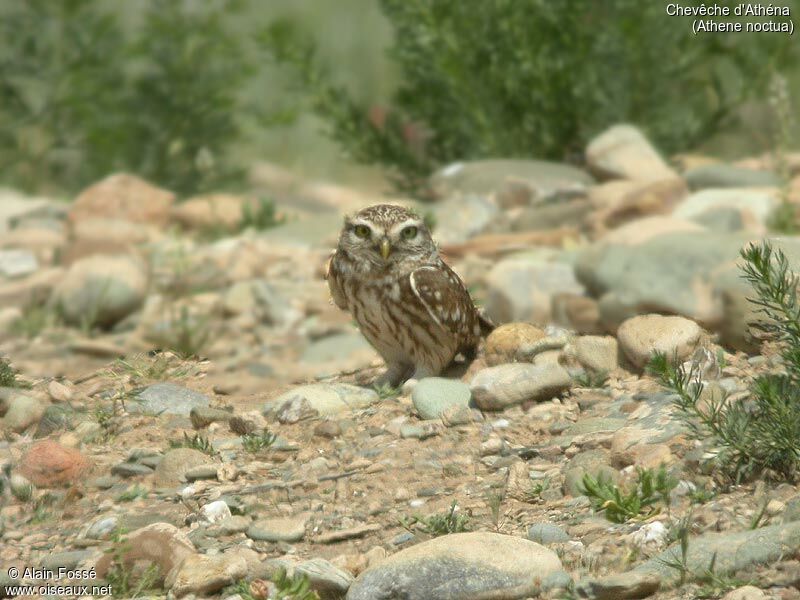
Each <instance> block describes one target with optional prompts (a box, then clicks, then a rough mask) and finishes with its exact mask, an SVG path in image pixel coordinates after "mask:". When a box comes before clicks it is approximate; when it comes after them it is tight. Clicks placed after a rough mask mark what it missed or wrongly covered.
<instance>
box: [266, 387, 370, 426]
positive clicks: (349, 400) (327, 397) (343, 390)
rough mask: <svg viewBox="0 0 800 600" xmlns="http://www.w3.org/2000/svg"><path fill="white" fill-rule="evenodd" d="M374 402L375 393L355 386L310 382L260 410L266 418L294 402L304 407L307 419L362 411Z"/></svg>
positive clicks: (279, 397)
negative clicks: (308, 417) (349, 411)
mask: <svg viewBox="0 0 800 600" xmlns="http://www.w3.org/2000/svg"><path fill="white" fill-rule="evenodd" d="M378 400H379V397H378V394H377V393H376V392H375V391H374V390H370V389H366V388H362V387H358V386H355V385H349V384H346V383H312V384H310V385H302V386H299V387H296V388H294V389H291V390H289V391H288V392H286V393H284V394H282V395H280V396H278V397H277V398H276V399H275V400H273V401H271V402H269V403H267V405H266V406H265V408H264V415H265V416H269V415H271V414H272V413H273V412H279V411H282V410H286V409H287V407H290V406H292V404H293V403H294V404H296V405H297V406H298V407H299V408H302V406H306V407H307V411H306V413H307V416H313V415H315V414H316V415H320V416H328V415H335V414H338V413H340V412H343V411H347V410H356V409H360V408H366V407H367V406H369V405H371V404H373V403H375V402H377V401H378ZM301 412H302V411H301ZM299 414H300V413H298V415H299ZM297 420H299V418H298V419H297ZM297 420H294V421H293V420H285V421H283V422H297Z"/></svg>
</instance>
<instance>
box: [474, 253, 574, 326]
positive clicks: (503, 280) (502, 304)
mask: <svg viewBox="0 0 800 600" xmlns="http://www.w3.org/2000/svg"><path fill="white" fill-rule="evenodd" d="M486 285H487V287H488V290H487V299H486V313H487V314H488V316H489V317H490V318H491V319H492V320H493V321H494V322H495V323H508V322H510V321H530V322H534V323H548V322H550V320H551V317H552V312H551V305H552V296H553V295H554V294H560V293H567V294H577V295H580V294H583V291H584V290H583V286H581V285H580V283H578V281H577V280H576V279H575V275H574V272H573V268H572V266H571V265H570V264H569V263H567V262H562V261H561V260H560V257H559V255H558V254H556V253H553V252H547V253H544V254H543V253H541V252H540V253H536V254H525V255H518V256H512V257H509V258H504V259H502V260H500V261H499V262H498V263H496V264H495V265H494V267H492V269H491V270H490V271H489V273H488V275H487V276H486Z"/></svg>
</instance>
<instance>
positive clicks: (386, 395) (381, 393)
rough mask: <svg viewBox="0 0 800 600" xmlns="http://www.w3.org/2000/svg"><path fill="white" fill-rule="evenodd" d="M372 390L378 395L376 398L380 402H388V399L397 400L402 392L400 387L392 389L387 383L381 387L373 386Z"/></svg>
mask: <svg viewBox="0 0 800 600" xmlns="http://www.w3.org/2000/svg"><path fill="white" fill-rule="evenodd" d="M372 389H373V390H375V393H377V394H378V397H379V398H380V399H381V400H388V399H390V398H397V397H398V396H399V395H400V394H401V393H402V392H403V388H402V386H397V387H394V386H392V385H389V384H388V383H384V384H381V385H374V386H372Z"/></svg>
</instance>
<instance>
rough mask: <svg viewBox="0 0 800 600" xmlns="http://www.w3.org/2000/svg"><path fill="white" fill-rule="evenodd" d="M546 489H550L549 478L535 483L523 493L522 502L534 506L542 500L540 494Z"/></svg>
mask: <svg viewBox="0 0 800 600" xmlns="http://www.w3.org/2000/svg"><path fill="white" fill-rule="evenodd" d="M548 489H550V479H549V478H545V479H542V480H541V481H535V482H534V483H532V484H531V487H530V488H529V489H528V491H527V492H526V493H525V497H524V501H525V502H527V503H528V504H534V503H536V502H538V501H539V500H541V499H542V494H543V493H544V492H545V490H548Z"/></svg>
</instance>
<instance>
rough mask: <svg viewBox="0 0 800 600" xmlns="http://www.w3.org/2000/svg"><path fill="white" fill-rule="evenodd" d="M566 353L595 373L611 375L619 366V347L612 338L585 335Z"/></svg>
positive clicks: (573, 343) (576, 340)
mask: <svg viewBox="0 0 800 600" xmlns="http://www.w3.org/2000/svg"><path fill="white" fill-rule="evenodd" d="M565 353H567V354H572V355H573V356H574V357H575V359H576V360H577V361H578V362H579V363H580V364H581V366H582V367H583V368H585V369H588V370H589V371H592V372H594V373H609V372H611V371H613V370H614V369H616V368H617V367H618V366H619V360H618V354H619V347H618V344H617V340H616V339H614V338H613V337H611V336H600V335H583V336H580V337H577V338H575V340H574V341H573V342H572V344H571V345H570V346H568V347H567V348H565Z"/></svg>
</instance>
